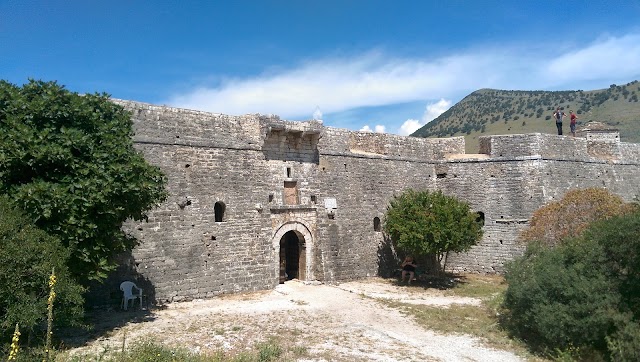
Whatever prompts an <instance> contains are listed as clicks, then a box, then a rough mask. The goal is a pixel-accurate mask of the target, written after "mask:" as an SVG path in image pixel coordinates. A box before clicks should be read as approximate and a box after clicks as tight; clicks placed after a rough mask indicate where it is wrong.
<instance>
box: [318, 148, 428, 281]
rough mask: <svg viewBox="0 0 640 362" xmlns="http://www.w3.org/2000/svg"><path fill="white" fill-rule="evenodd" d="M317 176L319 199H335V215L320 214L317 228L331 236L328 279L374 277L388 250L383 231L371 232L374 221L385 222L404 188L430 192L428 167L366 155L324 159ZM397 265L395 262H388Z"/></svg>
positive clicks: (426, 165)
mask: <svg viewBox="0 0 640 362" xmlns="http://www.w3.org/2000/svg"><path fill="white" fill-rule="evenodd" d="M320 165H321V169H322V171H320V172H319V175H318V181H319V182H318V187H319V191H320V195H321V198H322V199H324V198H326V197H329V198H335V199H336V203H337V210H336V212H335V217H334V218H333V219H330V218H328V217H327V214H326V210H325V209H321V210H319V214H318V219H319V220H322V223H323V226H322V228H321V229H323V230H320V233H321V234H322V235H326V236H327V237H328V238H329V243H328V245H326V247H327V250H326V251H325V253H326V254H325V258H324V261H325V263H327V264H326V265H325V270H326V271H327V270H330V274H327V275H326V278H327V279H326V280H327V281H338V280H345V279H354V278H362V277H367V276H375V275H378V273H379V272H382V271H381V270H380V269H379V268H385V267H388V265H380V261H384V260H388V258H390V257H391V256H390V253H391V250H390V249H389V245H388V244H386V243H385V240H384V236H383V233H382V232H380V231H375V230H374V218H375V217H378V218H379V219H380V221H381V223H382V222H384V214H385V212H386V208H387V206H388V202H389V200H390V199H391V197H392V196H393V195H394V194H400V193H401V192H402V191H403V190H405V189H406V188H409V187H412V188H419V189H425V188H431V189H432V188H433V182H432V180H429V178H428V177H426V175H427V174H428V173H431V174H433V171H432V169H433V166H432V165H430V164H428V163H415V162H406V161H401V160H380V159H377V158H369V157H350V156H331V155H322V156H321V160H320ZM391 265H392V266H393V267H396V266H397V265H396V261H395V260H393V261H392V262H391Z"/></svg>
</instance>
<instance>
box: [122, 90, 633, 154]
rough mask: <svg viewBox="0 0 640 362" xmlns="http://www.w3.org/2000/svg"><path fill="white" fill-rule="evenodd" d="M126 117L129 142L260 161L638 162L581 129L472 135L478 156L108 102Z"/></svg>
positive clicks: (421, 143) (435, 142) (599, 132)
mask: <svg viewBox="0 0 640 362" xmlns="http://www.w3.org/2000/svg"><path fill="white" fill-rule="evenodd" d="M113 101H114V102H115V103H117V104H120V105H122V106H123V107H125V108H126V109H127V110H129V111H130V112H132V115H133V121H134V130H135V136H134V140H135V141H136V142H139V143H160V144H172V145H174V144H175V145H187V146H201V147H216V148H234V149H253V150H256V151H264V152H265V153H266V154H267V157H268V158H282V157H284V155H289V156H290V157H289V158H293V159H298V160H300V161H305V160H315V161H316V162H317V157H311V158H309V157H307V156H304V155H303V157H297V156H295V154H296V153H302V154H308V155H312V154H315V153H320V154H331V155H351V156H354V157H383V158H399V159H407V160H419V161H439V160H440V161H441V160H457V161H463V160H466V159H473V160H478V159H487V158H488V159H518V158H542V159H553V160H567V161H579V162H616V163H630V164H636V163H639V162H640V145H638V144H632V143H624V142H620V136H619V133H618V131H617V130H613V129H608V128H606V127H603V126H602V125H594V126H593V127H584V128H583V129H582V130H580V132H579V134H578V135H579V137H570V136H556V135H552V134H543V133H531V134H511V135H494V136H482V137H480V149H479V152H478V154H465V150H464V149H465V141H464V137H451V138H418V137H404V136H398V135H392V134H382V133H371V132H357V131H350V130H346V129H340V128H333V127H325V126H324V125H323V124H322V121H315V120H311V121H286V120H281V119H280V118H279V117H278V116H273V115H267V116H265V115H259V114H247V115H242V116H229V115H224V114H219V113H209V112H202V111H194V110H188V109H181V108H174V107H166V106H157V105H152V104H146V103H140V102H133V101H125V100H113Z"/></svg>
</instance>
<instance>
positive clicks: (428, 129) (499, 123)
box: [411, 80, 640, 153]
mask: <svg viewBox="0 0 640 362" xmlns="http://www.w3.org/2000/svg"><path fill="white" fill-rule="evenodd" d="M639 96H640V83H639V82H638V81H637V80H635V81H633V82H630V83H627V84H625V85H615V84H612V85H611V86H610V87H609V88H607V89H600V90H591V91H582V90H577V91H555V92H547V91H512V90H497V89H480V90H477V91H475V92H473V93H471V94H469V95H468V96H466V97H465V98H464V99H462V100H461V101H460V102H458V103H457V104H455V105H454V106H453V107H451V108H450V109H449V110H448V111H446V112H444V113H443V114H441V115H440V116H439V117H438V118H436V119H434V120H433V121H431V122H429V123H427V124H426V125H425V126H423V127H422V128H420V129H418V130H417V131H415V132H414V133H413V134H411V136H415V137H452V136H465V141H466V149H467V153H477V152H478V137H479V136H484V135H495V134H514V133H535V132H539V133H551V134H556V132H557V129H556V125H555V120H554V119H553V112H554V111H555V110H556V108H557V107H560V109H562V110H563V111H564V112H565V113H566V114H567V118H565V121H564V122H563V126H564V134H565V135H570V134H571V133H570V132H569V117H568V115H569V111H570V110H573V111H574V112H575V113H576V115H577V116H578V123H577V126H578V128H580V126H581V125H584V124H585V123H587V122H589V121H599V122H602V123H605V124H607V125H609V126H612V127H613V128H616V129H618V130H620V139H621V141H623V142H634V143H640V103H639V102H638V97H639Z"/></svg>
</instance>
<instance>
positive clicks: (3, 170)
mask: <svg viewBox="0 0 640 362" xmlns="http://www.w3.org/2000/svg"><path fill="white" fill-rule="evenodd" d="M0 133H1V134H2V138H0V194H6V195H9V196H10V197H11V199H12V200H13V201H14V202H15V203H16V204H17V205H19V206H20V207H21V208H22V209H23V210H24V211H25V212H26V213H27V214H28V215H29V216H30V217H31V218H32V219H33V220H34V222H35V223H36V225H37V226H38V227H40V228H42V229H43V230H45V231H46V232H48V233H49V234H51V235H54V236H56V237H58V238H59V239H60V240H61V241H62V242H63V244H64V245H65V246H66V247H68V248H69V250H70V255H71V259H70V262H69V265H70V268H71V271H72V272H73V274H74V275H76V276H77V277H79V280H81V281H83V282H86V281H87V280H91V279H95V280H101V279H103V278H104V277H106V273H107V272H108V271H110V270H111V269H112V268H113V265H112V262H111V261H110V257H111V256H113V254H114V253H117V252H122V251H125V250H130V249H131V248H133V247H134V246H135V240H134V239H133V238H131V237H129V236H128V235H125V234H124V233H123V232H122V231H121V225H122V223H123V222H124V221H125V220H126V219H128V218H133V219H136V220H141V219H143V218H144V217H145V211H146V210H149V209H150V208H152V207H154V206H156V205H157V204H158V203H160V202H162V201H163V200H164V199H165V198H166V192H165V189H164V188H165V178H164V176H163V175H162V173H161V172H160V170H159V169H158V168H156V167H153V166H151V165H149V164H147V162H146V161H145V160H144V158H143V157H142V156H141V155H140V154H139V153H138V152H136V150H135V149H134V147H133V141H132V134H133V133H132V121H131V117H130V114H129V113H128V112H127V111H125V110H124V109H123V108H122V107H121V106H119V105H116V104H114V103H112V102H110V101H109V96H108V95H107V94H104V93H103V94H97V93H96V94H85V95H79V94H77V93H74V92H70V91H68V90H66V89H65V88H64V87H63V86H60V85H58V84H57V83H56V82H42V81H34V80H30V81H29V82H28V83H27V84H25V85H23V86H22V87H19V86H16V85H13V84H10V83H8V82H6V81H0Z"/></svg>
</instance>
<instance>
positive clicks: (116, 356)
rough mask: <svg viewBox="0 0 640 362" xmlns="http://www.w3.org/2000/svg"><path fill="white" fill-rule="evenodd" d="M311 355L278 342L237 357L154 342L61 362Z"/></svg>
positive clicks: (258, 361)
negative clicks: (199, 351) (193, 350)
mask: <svg viewBox="0 0 640 362" xmlns="http://www.w3.org/2000/svg"><path fill="white" fill-rule="evenodd" d="M307 356H308V352H307V350H306V349H305V348H301V347H299V346H291V347H284V346H282V344H281V343H279V342H277V341H276V339H275V338H272V339H269V340H267V341H265V342H262V343H258V344H256V345H255V346H254V347H253V348H252V349H251V350H246V351H242V352H238V353H232V354H229V353H224V352H221V351H220V352H215V353H211V354H206V353H197V352H192V351H189V350H188V349H187V348H180V347H168V346H165V345H162V344H159V343H156V342H154V341H151V340H145V341H140V342H138V343H134V344H133V345H132V346H131V347H130V348H127V349H126V350H124V351H103V352H101V353H99V354H95V355H92V354H84V355H77V356H68V355H65V354H59V355H58V358H57V361H59V362H85V361H103V362H116V361H117V362H146V361H154V362H177V361H180V362H271V361H273V362H276V361H295V360H298V359H300V358H302V357H307Z"/></svg>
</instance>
